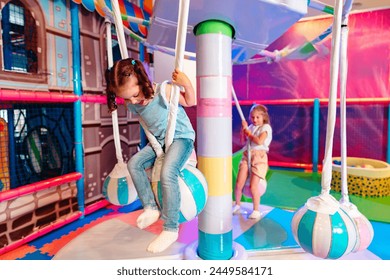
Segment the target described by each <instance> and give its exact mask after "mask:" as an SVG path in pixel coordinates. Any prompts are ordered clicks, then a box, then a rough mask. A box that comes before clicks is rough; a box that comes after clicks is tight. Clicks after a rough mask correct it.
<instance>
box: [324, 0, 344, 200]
mask: <svg viewBox="0 0 390 280" xmlns="http://www.w3.org/2000/svg"><path fill="white" fill-rule="evenodd" d="M336 2H337V3H336V8H335V16H334V19H333V30H332V33H333V39H332V52H331V65H332V67H331V69H330V78H331V80H330V93H329V102H328V117H327V127H326V140H325V155H324V161H323V169H322V178H321V187H322V191H321V193H327V194H329V192H330V185H331V181H332V150H333V136H334V128H335V122H336V106H337V103H336V102H337V82H338V74H339V61H340V29H341V15H342V1H336Z"/></svg>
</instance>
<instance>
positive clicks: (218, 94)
mask: <svg viewBox="0 0 390 280" xmlns="http://www.w3.org/2000/svg"><path fill="white" fill-rule="evenodd" d="M196 80H197V92H198V99H197V103H198V105H197V107H198V109H197V114H198V117H206V118H212V117H216V118H221V117H231V116H232V77H230V76H223V77H215V76H197V77H196ZM221 90H222V91H221ZM202 91H206V92H202ZM207 91H209V92H207Z"/></svg>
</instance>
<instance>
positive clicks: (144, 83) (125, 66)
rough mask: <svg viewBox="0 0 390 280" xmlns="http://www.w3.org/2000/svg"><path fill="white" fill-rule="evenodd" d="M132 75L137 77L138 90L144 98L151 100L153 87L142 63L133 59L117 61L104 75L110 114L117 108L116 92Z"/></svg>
mask: <svg viewBox="0 0 390 280" xmlns="http://www.w3.org/2000/svg"><path fill="white" fill-rule="evenodd" d="M132 74H134V75H135V76H136V77H137V80H138V84H139V86H140V90H141V92H142V93H143V94H144V96H145V98H146V99H150V98H153V96H154V90H153V85H152V82H151V81H150V80H149V77H148V75H147V73H146V70H145V68H144V66H143V64H142V62H141V61H139V60H136V59H133V58H126V59H122V60H118V61H117V62H115V63H114V65H113V66H112V67H111V69H107V70H106V73H105V78H106V83H107V88H106V94H107V106H108V109H109V111H110V112H112V111H115V110H116V109H117V108H118V105H117V104H116V92H117V90H118V89H119V88H120V87H121V86H123V85H124V84H125V83H126V82H127V79H128V78H129V77H130V75H132Z"/></svg>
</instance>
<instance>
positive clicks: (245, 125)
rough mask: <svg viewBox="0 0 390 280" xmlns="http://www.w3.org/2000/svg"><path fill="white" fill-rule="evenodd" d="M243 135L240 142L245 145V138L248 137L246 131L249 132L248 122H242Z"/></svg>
mask: <svg viewBox="0 0 390 280" xmlns="http://www.w3.org/2000/svg"><path fill="white" fill-rule="evenodd" d="M241 126H242V128H241V133H240V140H241V143H245V137H246V131H249V129H248V123H247V122H246V121H242V122H241Z"/></svg>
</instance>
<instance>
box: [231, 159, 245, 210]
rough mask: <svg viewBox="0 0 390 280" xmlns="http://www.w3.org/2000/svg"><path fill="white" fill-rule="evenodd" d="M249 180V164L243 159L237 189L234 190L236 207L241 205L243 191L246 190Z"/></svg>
mask: <svg viewBox="0 0 390 280" xmlns="http://www.w3.org/2000/svg"><path fill="white" fill-rule="evenodd" d="M247 178H248V162H247V161H246V160H245V159H243V160H242V161H241V162H240V167H239V169H238V174H237V179H236V187H235V189H234V198H235V201H234V202H235V205H241V197H242V189H243V188H244V185H245V182H246V179H247Z"/></svg>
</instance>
